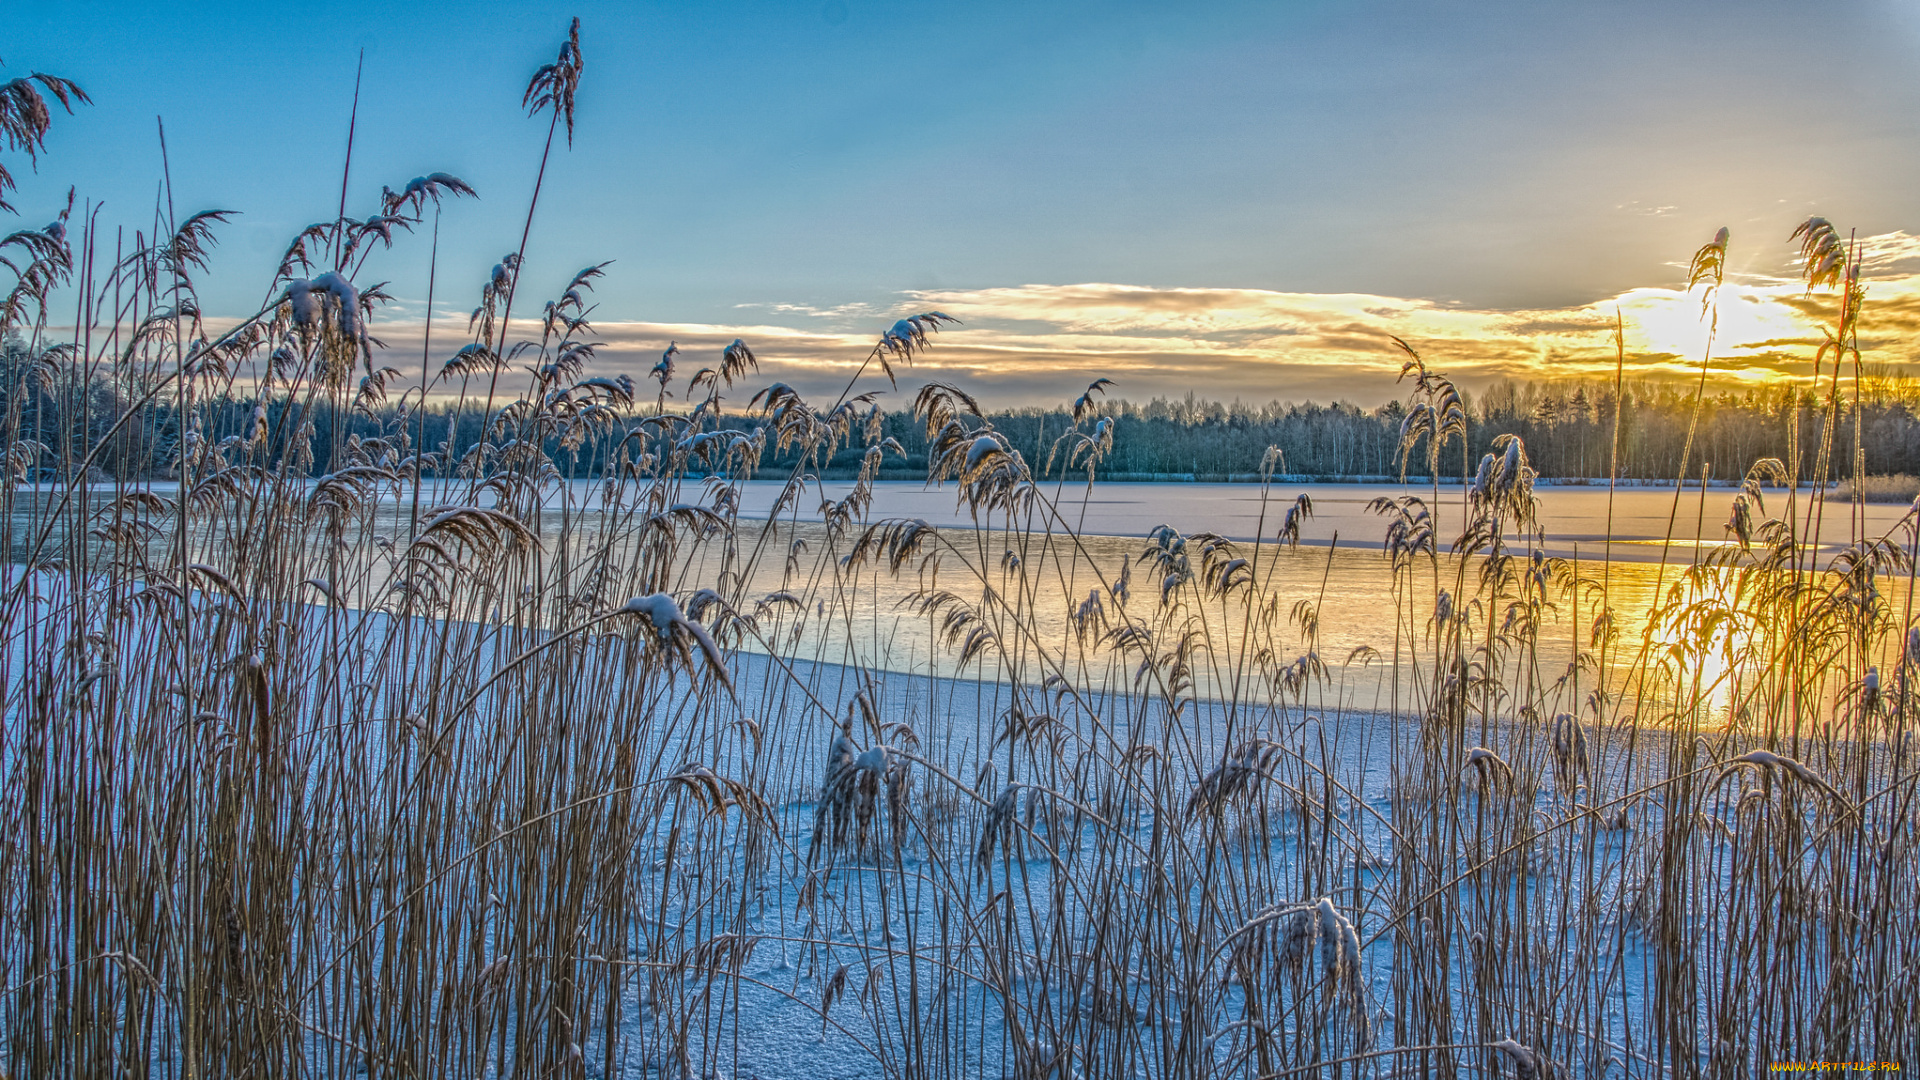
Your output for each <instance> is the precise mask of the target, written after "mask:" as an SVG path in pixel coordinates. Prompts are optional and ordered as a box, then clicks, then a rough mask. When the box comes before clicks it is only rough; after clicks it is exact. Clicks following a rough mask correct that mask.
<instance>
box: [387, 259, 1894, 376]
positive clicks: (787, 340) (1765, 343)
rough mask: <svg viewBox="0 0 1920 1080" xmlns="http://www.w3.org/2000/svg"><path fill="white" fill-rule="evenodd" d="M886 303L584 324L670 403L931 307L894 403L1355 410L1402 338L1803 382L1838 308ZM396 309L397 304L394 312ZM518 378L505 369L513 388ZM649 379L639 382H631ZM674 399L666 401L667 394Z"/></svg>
mask: <svg viewBox="0 0 1920 1080" xmlns="http://www.w3.org/2000/svg"><path fill="white" fill-rule="evenodd" d="M1863 247H1864V249H1865V250H1866V251H1867V252H1868V253H1869V259H1870V260H1878V264H1879V265H1884V266H1893V265H1895V264H1897V263H1898V262H1900V261H1901V260H1905V259H1908V258H1920V238H1917V237H1911V236H1907V235H1906V234H1904V233H1893V234H1888V235H1887V236H1883V237H1872V238H1869V239H1868V241H1866V243H1865V244H1864V245H1863ZM899 295H900V300H899V301H898V302H897V303H896V304H895V305H894V306H892V307H891V308H888V307H884V306H881V305H869V304H867V303H862V302H852V303H846V304H841V305H837V306H833V307H816V306H810V305H804V304H797V303H773V304H764V305H756V306H754V307H753V308H751V309H748V308H740V309H736V310H739V311H740V312H741V313H742V315H751V319H750V320H743V321H741V322H738V323H733V322H728V323H673V322H647V321H632V320H629V321H620V320H608V321H598V322H596V323H595V324H594V327H595V331H596V333H597V334H598V336H599V339H600V340H601V342H602V343H603V344H602V345H601V346H600V349H599V351H598V353H597V355H596V358H595V360H594V363H593V365H592V370H591V372H590V373H591V374H595V375H617V374H623V373H624V374H628V375H631V376H633V377H634V378H635V379H636V380H639V381H643V382H644V380H645V376H646V373H647V371H648V370H649V369H651V368H652V367H653V364H654V362H655V361H656V360H657V359H658V358H659V356H660V353H661V351H662V350H663V349H665V348H666V347H667V345H668V344H669V343H671V342H677V343H678V344H679V346H680V356H679V375H678V378H677V380H676V381H675V382H674V383H673V384H672V385H670V386H669V390H670V392H672V393H673V394H675V395H678V394H680V393H682V392H683V391H684V388H685V385H686V379H687V378H689V377H690V376H691V375H692V374H693V372H695V371H697V370H698V369H699V368H701V367H703V366H717V361H718V358H719V355H720V352H721V350H723V349H725V348H726V347H727V345H728V344H729V343H731V342H732V341H733V340H734V339H736V338H740V339H743V340H745V341H746V342H747V343H748V344H749V345H750V346H751V347H752V349H753V351H754V352H755V354H756V355H757V356H758V357H759V358H760V368H761V378H760V381H759V383H755V384H753V386H750V387H745V388H741V389H742V392H740V393H739V394H737V395H736V397H735V398H734V399H733V401H732V404H734V405H735V406H738V405H741V404H744V401H745V398H746V396H747V395H748V394H749V393H750V392H751V390H752V389H753V388H754V387H757V386H758V385H760V384H763V383H766V382H772V381H775V380H778V381H781V382H786V383H789V384H791V385H793V386H795V387H796V388H798V389H799V390H800V391H801V392H802V393H803V394H806V395H808V396H809V397H814V398H819V399H822V400H827V401H830V400H832V399H833V398H834V397H836V396H838V395H839V394H841V393H842V392H844V391H845V390H846V389H847V387H848V384H849V381H850V380H852V379H854V377H855V374H856V372H860V373H862V374H861V378H862V380H863V381H862V383H861V385H860V386H859V389H860V390H867V389H882V390H885V389H887V387H886V380H885V377H884V375H882V374H881V372H880V371H879V369H878V367H877V365H871V364H869V363H868V358H869V357H870V356H871V354H872V350H873V346H874V343H875V341H876V340H877V339H878V336H879V331H880V330H881V329H882V328H884V327H885V326H888V325H890V324H891V323H892V321H893V320H894V319H895V318H898V317H899V316H901V315H903V314H907V313H910V312H914V311H925V310H929V309H939V310H941V311H945V312H948V313H950V314H952V315H955V316H957V317H959V318H960V319H962V320H963V323H962V324H961V325H959V326H956V327H949V328H948V329H946V330H945V331H944V332H942V333H940V334H938V335H936V336H935V337H934V338H933V342H932V345H931V347H930V348H929V349H927V350H926V351H925V352H924V353H923V354H921V355H920V356H919V357H918V359H917V360H916V361H915V362H914V363H913V364H912V365H911V366H906V367H896V372H895V373H896V375H897V376H898V377H899V379H900V383H901V390H902V391H903V394H902V395H901V396H899V397H896V398H894V399H893V400H894V401H895V402H896V403H898V402H901V401H902V400H903V398H904V392H910V391H911V389H912V388H914V387H916V386H918V385H919V384H921V383H924V382H927V381H931V380H940V381H948V382H955V383H958V384H960V385H962V386H963V387H964V388H966V389H968V390H969V391H970V392H973V393H976V394H977V395H978V396H979V397H980V398H982V399H983V400H984V401H985V402H986V403H988V404H990V405H993V406H1019V405H1041V406H1051V405H1055V404H1058V403H1060V402H1063V401H1067V400H1070V399H1071V398H1073V397H1074V396H1076V395H1078V394H1079V393H1080V391H1081V390H1082V389H1084V388H1085V386H1086V385H1087V384H1088V383H1089V382H1091V381H1093V380H1094V379H1096V378H1101V377H1107V378H1112V379H1114V380H1116V382H1117V383H1118V385H1117V386H1116V388H1115V390H1114V393H1115V394H1116V395H1117V396H1125V397H1128V398H1132V399H1134V400H1146V399H1149V398H1152V397H1156V396H1168V397H1182V396H1185V395H1186V394H1188V393H1193V394H1195V395H1197V396H1199V397H1202V398H1211V399H1220V400H1231V399H1234V398H1239V399H1241V400H1243V401H1252V402H1265V401H1270V400H1281V401H1304V400H1318V401H1323V402H1324V401H1330V400H1344V401H1350V402H1354V403H1356V404H1360V405H1363V406H1372V405H1377V404H1380V403H1383V402H1385V401H1387V400H1389V399H1392V398H1395V397H1398V396H1400V395H1401V394H1402V393H1403V391H1404V388H1403V387H1402V386H1400V385H1398V384H1397V382H1396V380H1397V377H1398V375H1399V373H1400V364H1401V361H1402V359H1403V358H1404V357H1403V354H1402V353H1401V352H1400V351H1399V348H1398V346H1397V345H1396V344H1395V342H1394V339H1395V338H1399V339H1401V340H1403V341H1405V342H1406V343H1407V344H1408V345H1409V346H1410V347H1412V348H1413V349H1415V350H1417V351H1418V352H1419V353H1420V354H1421V355H1422V356H1423V357H1424V358H1425V359H1426V361H1427V363H1428V364H1429V365H1430V366H1432V367H1434V368H1437V369H1440V370H1444V371H1446V372H1447V373H1448V374H1450V375H1451V376H1452V377H1453V378H1454V379H1455V380H1456V381H1458V382H1459V383H1460V384H1461V385H1463V386H1465V387H1467V388H1468V389H1470V390H1478V389H1480V388H1482V387H1484V386H1486V385H1487V384H1488V383H1490V382H1492V381H1494V380H1497V379H1503V378H1504V379H1519V380H1530V379H1543V380H1547V379H1575V378H1598V379H1611V378H1612V377H1613V373H1614V367H1615V363H1616V351H1615V342H1614V331H1615V326H1616V320H1617V321H1618V325H1619V326H1620V328H1621V330H1622V331H1623V333H1624V337H1625V347H1626V361H1625V362H1626V374H1627V377H1628V378H1630V379H1644V378H1652V379H1667V380H1681V379H1688V380H1691V379H1693V378H1697V377H1698V374H1699V370H1700V363H1701V357H1702V355H1703V352H1704V351H1705V349H1706V348H1707V345H1708V339H1709V334H1710V332H1711V333H1712V338H1713V354H1712V361H1711V363H1710V364H1709V367H1708V380H1709V383H1710V384H1712V385H1715V386H1719V387H1726V388H1744V387H1749V386H1753V385H1756V384H1759V383H1763V382H1767V381H1771V380H1778V379H1782V378H1791V379H1797V380H1799V381H1802V382H1805V381H1807V380H1808V379H1809V378H1810V377H1811V375H1812V359H1813V356H1814V354H1815V352H1816V351H1817V350H1818V348H1819V346H1820V343H1821V342H1822V341H1824V340H1825V336H1824V335H1825V331H1824V330H1823V327H1824V326H1828V325H1831V321H1832V319H1833V315H1834V312H1835V309H1836V304H1837V300H1836V298H1835V297H1834V296H1833V295H1832V294H1830V293H1824V292H1816V293H1811V294H1810V293H1808V292H1807V290H1806V289H1805V288H1804V286H1802V285H1800V284H1798V283H1787V282H1780V281H1777V280H1774V281H1754V280H1751V279H1743V280H1740V281H1729V282H1728V283H1727V284H1726V285H1725V287H1724V288H1722V289H1721V291H1720V292H1719V294H1718V297H1717V305H1718V328H1717V331H1714V330H1713V323H1712V321H1711V320H1709V319H1706V318H1703V308H1702V304H1701V299H1702V296H1701V294H1700V293H1697V292H1696V293H1692V294H1689V293H1686V292H1684V291H1682V290H1679V289H1675V288H1664V287H1647V288H1638V289H1630V290H1628V291H1626V292H1623V293H1620V294H1619V295H1617V296H1610V297H1606V298H1603V299H1598V300H1595V301H1593V302H1591V303H1587V304H1582V305H1577V306H1573V307H1567V308H1556V309H1507V310H1502V309H1482V308H1468V307H1464V306H1461V305H1458V304H1448V303H1441V302H1437V301H1432V300H1424V299H1416V298H1406V297H1394V296H1382V295H1374V294H1366V293H1300V292H1278V291H1272V290H1263V289H1237V288H1160V287H1151V286H1143V285H1130V284H1118V283H1103V282H1087V283H1079V284H1064V285H1055V284H1027V285H1011V286H999V287H992V288H981V289H929V290H919V291H911V292H905V293H902V294H899ZM390 310H398V311H400V312H401V313H402V314H404V313H405V309H390ZM421 329H422V325H421V323H420V322H419V321H418V319H417V318H413V319H408V318H404V317H403V318H397V319H395V318H389V319H386V320H383V321H381V322H380V323H379V324H378V325H376V327H375V328H374V330H375V334H376V335H377V336H379V337H381V338H383V339H384V340H385V341H386V342H387V343H388V346H389V347H388V350H387V353H388V355H387V356H386V357H384V358H383V362H387V363H392V364H393V365H394V366H396V367H399V368H401V369H402V370H403V371H405V370H414V371H417V370H418V365H419V363H420V355H421V340H420V332H421ZM1859 333H1860V342H1861V346H1862V350H1863V354H1864V355H1863V358H1864V359H1865V360H1866V361H1867V362H1868V363H1887V364H1894V365H1909V364H1912V363H1914V362H1915V360H1916V359H1917V358H1920V274H1893V275H1889V274H1884V273H1883V274H1881V275H1879V276H1875V277H1871V278H1870V280H1869V284H1868V297H1867V303H1866V307H1865V309H1864V312H1863V315H1862V317H1861V319H1860V324H1859ZM467 340H468V338H467V336H466V326H465V318H464V317H463V316H458V315H449V316H447V317H445V318H444V320H442V319H436V320H435V330H434V339H433V341H434V344H433V347H432V349H431V350H429V351H430V353H431V354H432V356H433V357H434V359H433V360H431V361H430V365H431V366H434V367H436V368H437V365H438V363H440V362H442V361H444V359H445V358H446V357H447V356H449V355H451V354H452V353H453V351H454V350H455V349H456V348H458V347H459V346H460V345H461V344H464V343H465V342H466V341H467ZM524 380H525V376H524V375H521V374H515V375H511V376H503V383H502V385H503V387H509V388H511V389H510V392H517V390H518V387H519V385H520V383H521V382H523V381H524ZM648 385H651V384H648ZM672 400H678V398H677V397H676V398H673V399H672Z"/></svg>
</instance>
